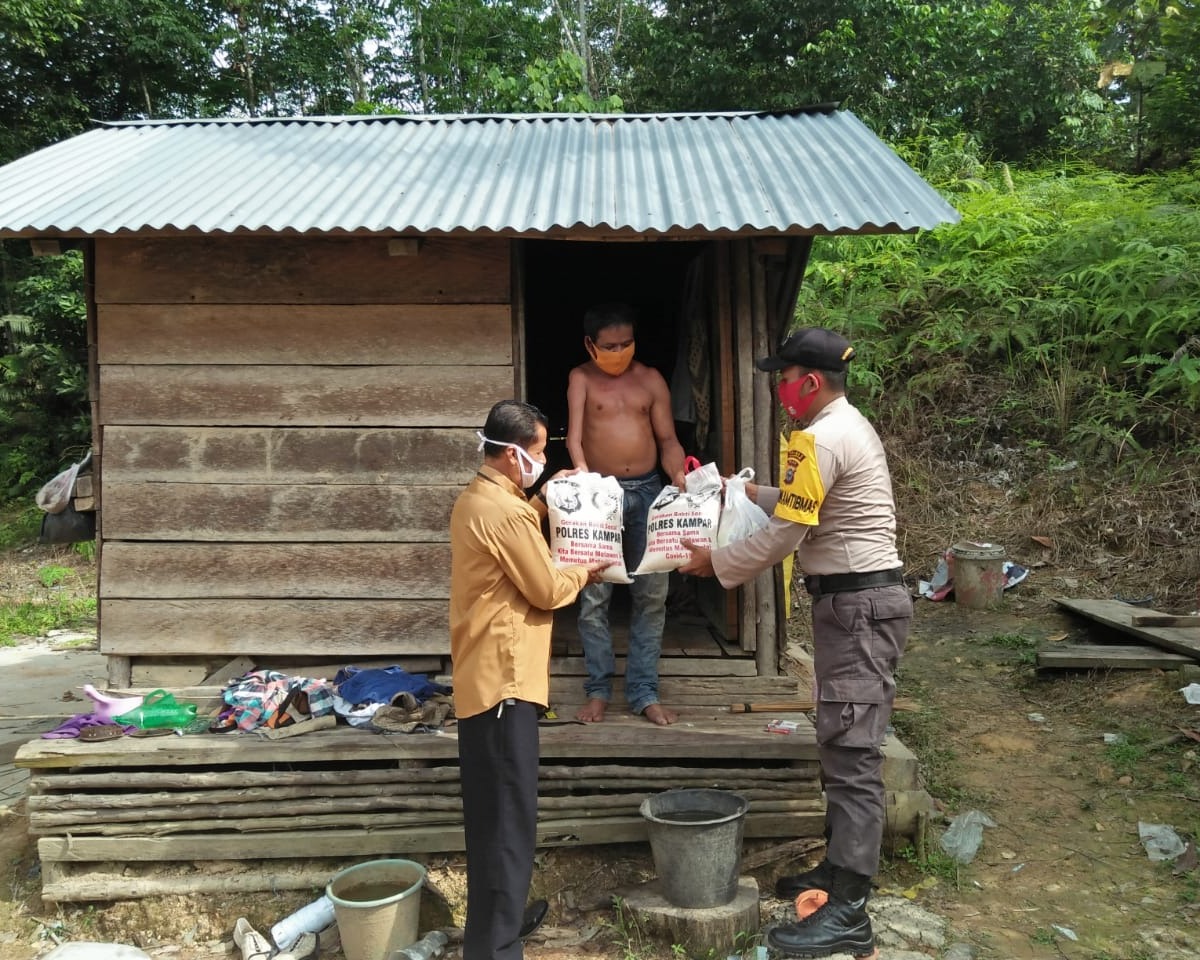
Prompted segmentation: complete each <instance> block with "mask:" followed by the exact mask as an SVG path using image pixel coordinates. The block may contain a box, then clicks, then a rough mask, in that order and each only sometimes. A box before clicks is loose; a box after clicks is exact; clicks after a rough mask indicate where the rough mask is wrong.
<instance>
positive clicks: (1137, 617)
mask: <svg viewBox="0 0 1200 960" xmlns="http://www.w3.org/2000/svg"><path fill="white" fill-rule="evenodd" d="M1131 623H1132V625H1133V626H1135V627H1200V617H1193V616H1190V615H1188V616H1183V615H1176V614H1173V613H1138V614H1134V616H1133V618H1132V620H1131Z"/></svg>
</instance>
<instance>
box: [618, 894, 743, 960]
mask: <svg viewBox="0 0 1200 960" xmlns="http://www.w3.org/2000/svg"><path fill="white" fill-rule="evenodd" d="M625 907H626V908H627V909H628V910H629V911H630V913H631V914H632V915H633V917H634V919H635V920H636V922H637V925H638V926H639V927H640V928H641V929H642V930H644V931H645V932H646V933H647V935H649V936H650V937H653V938H654V939H655V940H659V941H661V942H662V943H664V944H666V945H667V946H671V947H673V946H675V945H676V944H679V945H680V946H682V947H683V948H684V949H685V950H686V951H687V956H689V957H704V956H718V957H723V956H728V955H729V954H731V953H737V952H739V951H741V950H743V949H744V948H745V947H746V946H747V944H748V943H749V942H750V941H751V940H752V939H753V938H754V936H755V935H756V934H757V933H758V927H759V917H758V882H757V881H756V880H755V879H754V878H753V877H740V878H739V879H738V888H737V894H736V895H735V896H734V898H733V901H732V902H730V903H727V904H725V905H724V906H721V907H675V906H672V905H671V904H670V903H668V902H667V900H666V898H665V897H664V896H663V895H662V887H661V885H660V883H659V881H657V880H652V881H650V882H649V883H647V884H645V885H644V886H642V887H639V888H638V889H636V890H634V891H633V892H631V893H630V894H628V895H627V896H626V897H625Z"/></svg>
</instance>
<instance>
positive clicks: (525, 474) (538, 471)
mask: <svg viewBox="0 0 1200 960" xmlns="http://www.w3.org/2000/svg"><path fill="white" fill-rule="evenodd" d="M475 436H477V437H478V438H479V449H480V450H482V449H483V445H484V444H485V443H494V444H495V445H496V446H498V447H512V448H513V449H514V450H516V451H517V462H518V463H519V464H520V465H521V488H522V489H524V490H528V489H529V488H530V487H532V486H533V485H534V484H535V483H537V482H538V478H539V477H540V476H541V475H542V471H543V470H545V469H546V465H545V464H544V463H538V461H536V460H534V459H533V457H531V456H530V455H529V454H528V453H526V452H525V448H524V447H521V446H518V445H517V444H515V443H501V442H500V441H498V440H489V439H488V438H487V437H485V436H484V435H483V432H482V431H480V430H476V431H475Z"/></svg>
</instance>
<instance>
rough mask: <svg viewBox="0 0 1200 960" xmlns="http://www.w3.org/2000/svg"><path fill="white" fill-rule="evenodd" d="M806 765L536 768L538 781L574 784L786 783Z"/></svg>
mask: <svg viewBox="0 0 1200 960" xmlns="http://www.w3.org/2000/svg"><path fill="white" fill-rule="evenodd" d="M808 766H809V765H801V767H799V768H796V767H701V766H695V767H684V766H670V767H659V766H651V765H650V764H648V763H647V764H643V765H639V766H624V765H617V764H587V765H579V764H575V765H571V766H565V765H557V764H545V763H543V764H542V766H541V767H539V768H538V778H539V779H540V780H555V779H563V780H575V779H576V778H578V777H581V776H582V777H587V776H599V777H612V778H615V779H620V778H623V777H626V776H638V777H643V778H645V779H651V778H653V779H655V780H664V781H667V782H669V781H671V780H675V779H677V778H681V777H700V778H707V777H712V778H720V777H722V776H730V775H734V776H751V777H753V778H754V779H755V780H759V781H764V780H780V781H788V780H792V779H794V778H795V777H797V776H800V775H802V773H801V771H802V770H804V769H806V768H807V767H808Z"/></svg>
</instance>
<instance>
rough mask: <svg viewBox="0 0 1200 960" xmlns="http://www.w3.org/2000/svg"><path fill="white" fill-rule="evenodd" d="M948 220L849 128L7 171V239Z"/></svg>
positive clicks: (713, 116) (226, 124) (156, 133)
mask: <svg viewBox="0 0 1200 960" xmlns="http://www.w3.org/2000/svg"><path fill="white" fill-rule="evenodd" d="M957 220H958V214H957V212H956V211H955V210H954V209H953V207H951V206H950V205H949V204H948V203H946V201H945V200H943V199H942V198H941V196H940V195H939V194H938V193H937V192H936V191H935V190H933V189H932V188H931V187H930V186H929V185H928V184H927V183H925V181H923V180H922V179H921V178H920V177H919V176H917V174H916V173H915V172H914V171H913V170H912V169H911V168H909V167H908V166H907V165H906V164H905V163H904V162H903V161H902V160H901V159H900V158H899V157H898V156H897V155H896V154H895V152H893V151H892V150H891V149H890V148H889V147H888V146H887V145H886V144H884V143H883V142H882V141H881V140H880V139H879V138H878V137H876V136H875V134H873V133H872V132H871V131H870V130H869V129H868V128H867V127H866V126H865V125H864V124H863V123H862V122H861V121H860V120H859V119H858V118H857V117H855V116H854V115H853V114H852V113H849V112H847V111H842V110H810V111H796V112H789V113H705V114H655V115H629V114H617V115H579V114H536V115H520V116H515V115H505V116H483V115H481V116H424V117H395V116H389V117H304V118H282V119H273V120H221V121H196V120H181V121H140V122H133V123H119V124H109V125H105V126H101V127H99V128H97V129H95V130H91V131H89V132H87V133H83V134H80V135H79V136H77V137H73V138H71V139H70V140H66V141H63V142H62V143H58V144H55V145H53V146H50V147H47V148H45V149H43V150H39V151H37V152H36V153H33V154H30V155H29V156H26V157H22V158H21V159H19V160H16V161H14V162H13V163H10V164H8V165H7V166H5V167H3V168H0V236H98V235H108V234H122V233H175V232H179V231H188V232H201V233H232V232H234V231H237V232H255V233H270V232H299V233H308V232H321V233H330V232H358V233H363V232H366V233H401V232H416V233H437V232H444V233H451V232H464V231H470V232H474V231H490V232H503V233H506V234H524V235H546V234H561V233H563V232H564V231H568V230H574V231H579V230H587V231H588V232H591V233H597V232H613V231H621V232H633V233H638V234H662V233H667V232H673V233H677V234H678V233H688V234H705V233H743V234H744V233H775V232H792V233H809V232H811V233H832V232H839V233H846V232H866V231H869V232H878V231H887V232H895V231H907V230H914V229H917V228H931V227H934V226H937V225H938V224H940V223H945V222H956V221H957Z"/></svg>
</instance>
